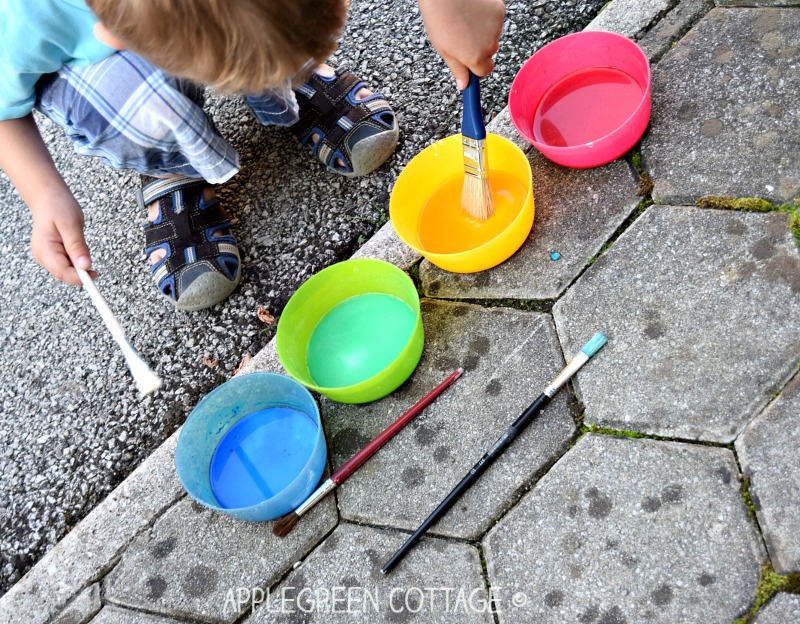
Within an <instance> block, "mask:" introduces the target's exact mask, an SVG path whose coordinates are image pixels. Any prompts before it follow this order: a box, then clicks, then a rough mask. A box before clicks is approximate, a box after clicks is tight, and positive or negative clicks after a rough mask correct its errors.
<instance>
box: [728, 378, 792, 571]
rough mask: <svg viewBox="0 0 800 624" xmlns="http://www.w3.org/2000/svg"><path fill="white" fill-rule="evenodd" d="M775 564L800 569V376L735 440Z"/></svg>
mask: <svg viewBox="0 0 800 624" xmlns="http://www.w3.org/2000/svg"><path fill="white" fill-rule="evenodd" d="M736 452H737V453H738V454H739V462H740V463H741V466H742V471H743V472H744V474H745V475H747V477H748V478H749V479H750V494H751V496H752V497H753V503H754V505H755V507H756V513H757V515H758V522H759V524H760V525H761V530H762V532H763V533H764V541H765V543H766V544H767V550H769V554H770V557H771V558H772V563H773V565H774V566H775V570H776V571H777V572H778V573H779V574H797V573H800V540H799V539H798V536H800V376H798V377H796V378H795V379H794V380H793V381H792V382H791V383H790V384H789V385H787V386H786V388H785V389H784V390H783V392H782V393H781V395H780V396H779V397H778V398H777V399H776V400H775V401H774V402H773V403H772V404H771V405H770V406H769V407H768V408H767V409H766V410H765V411H764V412H763V413H762V414H761V415H759V417H758V418H756V420H755V421H753V422H752V423H751V424H750V425H748V427H747V429H745V430H744V432H742V435H740V436H739V438H738V439H737V440H736Z"/></svg>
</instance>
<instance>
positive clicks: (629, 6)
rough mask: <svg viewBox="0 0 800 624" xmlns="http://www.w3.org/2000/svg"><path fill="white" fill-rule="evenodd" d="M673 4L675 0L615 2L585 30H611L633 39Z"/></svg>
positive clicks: (624, 0)
mask: <svg viewBox="0 0 800 624" xmlns="http://www.w3.org/2000/svg"><path fill="white" fill-rule="evenodd" d="M673 4H674V3H673V0H613V1H612V2H609V3H608V5H606V6H605V7H604V8H603V10H602V11H601V12H600V14H599V15H598V16H597V17H596V18H594V20H592V22H591V23H590V24H589V25H588V26H587V27H586V29H585V30H610V31H612V32H616V33H619V34H620V35H625V36H626V37H633V36H634V35H636V34H637V33H639V32H640V31H642V30H643V29H645V28H647V26H649V25H650V24H651V23H652V22H653V21H655V20H656V18H657V17H658V16H659V15H660V14H661V13H664V12H665V11H668V10H669V9H671V8H672V6H673Z"/></svg>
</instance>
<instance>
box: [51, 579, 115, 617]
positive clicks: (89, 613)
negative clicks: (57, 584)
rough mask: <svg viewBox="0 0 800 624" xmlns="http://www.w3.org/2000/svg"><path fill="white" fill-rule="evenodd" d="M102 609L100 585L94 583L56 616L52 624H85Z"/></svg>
mask: <svg viewBox="0 0 800 624" xmlns="http://www.w3.org/2000/svg"><path fill="white" fill-rule="evenodd" d="M102 607H103V604H102V603H101V602H100V584H99V583H95V584H94V585H91V586H90V587H87V588H86V589H84V590H83V591H82V592H81V593H80V594H78V595H77V596H76V598H75V600H73V601H72V602H71V603H70V604H69V606H68V607H67V608H66V609H64V610H63V611H62V612H61V613H59V614H58V616H57V617H56V619H54V620H53V621H52V624H86V622H88V621H89V620H90V619H91V618H92V617H93V616H95V615H97V612H98V611H100V609H101V608H102Z"/></svg>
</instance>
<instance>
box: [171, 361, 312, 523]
mask: <svg viewBox="0 0 800 624" xmlns="http://www.w3.org/2000/svg"><path fill="white" fill-rule="evenodd" d="M326 458H327V451H326V445H325V435H324V432H323V430H322V424H321V422H320V415H319V409H318V408H317V404H316V402H315V401H314V398H313V397H312V396H311V393H310V392H309V391H308V390H307V389H306V388H305V387H304V386H303V385H302V384H300V383H298V382H296V381H294V380H293V379H291V378H289V377H287V376H285V375H277V374H275V373H251V374H249V375H242V376H239V377H234V378H233V379H231V380H229V381H227V382H225V383H224V384H222V385H221V386H219V387H218V388H216V389H214V390H213V391H212V392H210V393H209V394H208V395H207V396H206V397H204V398H203V399H202V400H201V401H200V403H198V405H197V407H195V408H194V410H192V413H191V414H189V418H188V419H187V420H186V423H185V424H184V425H183V428H182V429H181V433H180V435H179V437H178V445H177V448H176V449H175V464H176V467H177V470H178V477H179V478H180V480H181V483H182V484H183V487H184V488H185V489H186V491H187V493H188V494H189V495H190V496H191V497H192V498H193V499H194V500H196V501H197V502H199V503H201V504H202V505H205V506H206V507H209V508H211V509H215V510H217V511H221V512H223V513H226V514H229V515H231V516H233V517H235V518H239V519H241V520H248V521H253V522H263V521H266V520H274V519H275V518H279V517H281V516H283V515H285V514H287V513H289V512H290V511H292V510H294V509H295V508H296V507H297V506H298V505H300V503H302V502H303V501H304V500H305V499H306V498H307V497H308V496H309V495H310V494H311V493H312V492H313V491H314V489H315V487H316V486H317V484H318V483H319V481H320V478H321V477H322V472H323V470H324V469H325V460H326Z"/></svg>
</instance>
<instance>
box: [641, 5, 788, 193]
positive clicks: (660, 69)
mask: <svg viewBox="0 0 800 624" xmlns="http://www.w3.org/2000/svg"><path fill="white" fill-rule="evenodd" d="M799 64H800V13H799V12H798V11H795V10H792V9H744V8H737V9H733V8H729V9H725V8H717V9H714V10H712V11H711V12H710V13H708V15H706V17H704V18H703V19H702V20H701V21H700V22H699V23H698V24H697V25H695V26H694V27H693V28H692V30H691V31H690V32H689V33H688V34H687V35H686V36H685V37H684V38H683V39H681V40H680V41H679V42H678V44H677V45H676V46H675V48H674V49H673V50H671V51H670V52H669V53H667V54H666V55H665V56H664V57H663V58H662V59H661V60H660V61H659V62H658V64H657V65H656V66H655V68H654V71H653V85H652V95H653V114H652V119H651V123H650V129H649V132H648V133H647V134H646V135H645V138H644V141H643V143H642V155H643V159H644V164H645V168H646V169H647V171H648V172H649V174H650V176H651V177H652V179H653V182H654V185H655V186H654V189H653V199H654V200H655V201H656V202H658V203H665V204H693V203H694V202H695V201H696V200H697V199H698V198H699V197H703V196H706V195H728V196H734V197H763V198H764V199H767V200H769V201H772V202H774V203H783V202H786V201H789V200H791V199H793V198H795V197H797V196H798V194H800V160H798V159H797V158H796V157H795V154H796V153H797V152H798V150H800V132H797V117H796V115H795V110H796V100H797V93H798V92H800V72H798V71H797V70H798V65H799Z"/></svg>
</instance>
